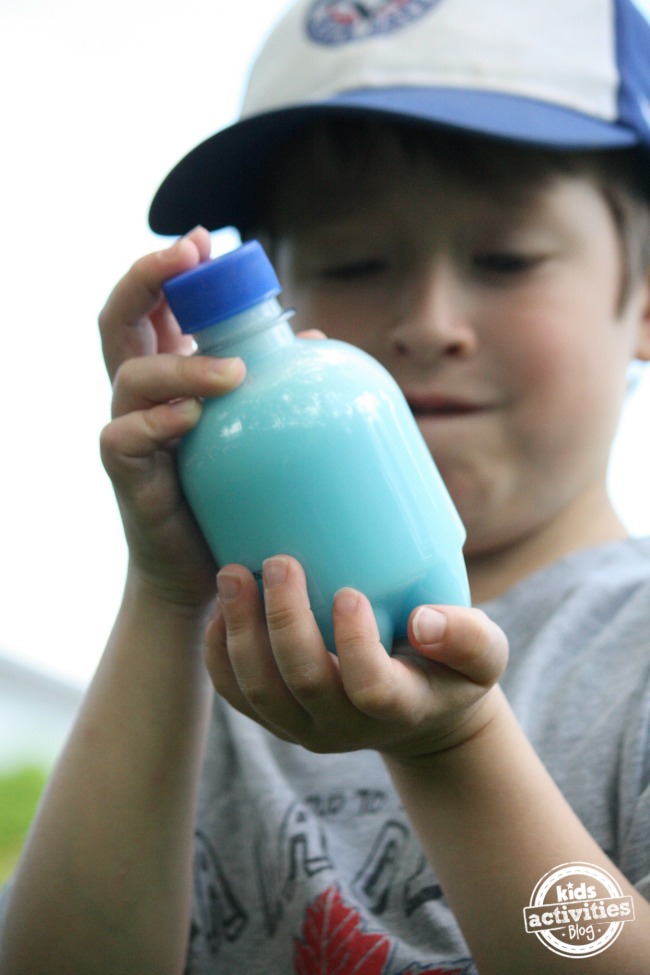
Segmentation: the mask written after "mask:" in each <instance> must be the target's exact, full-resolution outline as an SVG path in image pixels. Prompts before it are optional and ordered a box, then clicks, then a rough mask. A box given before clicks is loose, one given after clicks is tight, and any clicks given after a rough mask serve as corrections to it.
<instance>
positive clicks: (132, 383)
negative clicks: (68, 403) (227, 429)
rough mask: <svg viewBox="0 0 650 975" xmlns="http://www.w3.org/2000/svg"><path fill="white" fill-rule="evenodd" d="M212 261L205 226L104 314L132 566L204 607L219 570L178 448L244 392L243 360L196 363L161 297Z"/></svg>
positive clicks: (142, 271) (106, 445) (116, 478)
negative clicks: (223, 399) (214, 408)
mask: <svg viewBox="0 0 650 975" xmlns="http://www.w3.org/2000/svg"><path fill="white" fill-rule="evenodd" d="M209 255H210V236H209V234H208V232H207V231H206V230H204V229H203V228H197V229H196V230H194V231H192V232H191V233H190V234H188V235H187V236H186V237H184V238H181V240H179V241H177V242H176V243H175V244H174V245H173V246H172V247H171V248H169V249H167V250H165V251H160V252H157V253H154V254H150V255H149V256H147V257H143V258H141V259H140V260H139V261H137V262H136V263H135V264H134V265H133V267H132V268H131V270H130V271H129V272H128V273H127V274H126V275H125V276H124V278H122V280H121V281H120V282H119V283H118V284H117V286H116V287H115V289H114V290H113V292H112V293H111V295H110V297H109V299H108V301H107V303H106V306H105V308H104V309H103V311H102V312H101V314H100V318H99V324H100V331H101V337H102V345H103V350H104V358H105V361H106V366H107V369H108V373H109V376H110V377H111V380H112V381H113V408H112V415H113V420H112V422H111V423H109V424H108V426H107V427H106V428H105V429H104V430H103V431H102V436H101V453H102V460H103V463H104V466H105V468H106V471H107V472H108V474H109V476H110V478H111V480H112V482H113V487H114V489H115V493H116V496H117V501H118V504H119V507H120V512H121V515H122V520H123V522H124V530H125V534H126V538H127V542H128V546H129V566H130V569H131V571H133V570H135V571H136V572H138V573H139V576H140V579H141V580H142V581H144V582H145V583H146V584H147V585H149V586H152V587H153V589H154V590H155V591H157V592H158V593H159V594H160V595H161V596H162V597H163V598H166V599H169V600H171V601H173V602H179V603H186V604H188V605H194V606H196V605H202V604H204V603H205V602H206V601H207V600H209V599H210V598H211V597H212V596H213V595H214V572H215V566H214V562H213V560H212V557H211V555H210V553H209V551H208V548H207V546H206V544H205V542H204V540H203V538H202V536H201V533H200V532H199V529H198V527H197V525H196V522H195V521H194V518H193V517H192V515H191V513H190V511H189V509H188V507H187V505H186V504H185V501H184V498H183V496H182V493H181V489H180V484H179V482H178V477H177V474H176V460H175V445H176V442H177V441H178V438H179V437H181V436H182V435H183V434H185V433H187V432H188V431H189V430H191V429H192V427H194V426H195V424H196V423H197V421H198V419H199V416H200V413H201V406H200V398H202V397H211V396H218V395H221V394H223V393H226V392H229V391H230V390H231V389H233V388H235V387H236V386H237V385H238V384H239V383H240V382H241V380H242V378H243V376H244V373H245V369H244V365H243V363H242V362H241V360H239V359H215V358H212V357H204V356H192V355H191V352H192V342H191V340H190V339H188V337H187V336H184V335H183V334H182V333H181V331H180V328H179V326H178V324H177V322H176V320H175V318H174V316H173V315H172V313H171V310H170V308H169V306H168V304H167V302H166V300H165V298H164V295H163V293H162V284H163V282H164V281H165V280H167V279H168V278H171V277H174V276H175V275H177V274H180V273H182V272H183V271H187V270H189V269H190V268H191V267H193V266H194V265H196V264H198V263H199V262H200V261H203V260H207V258H208V257H209Z"/></svg>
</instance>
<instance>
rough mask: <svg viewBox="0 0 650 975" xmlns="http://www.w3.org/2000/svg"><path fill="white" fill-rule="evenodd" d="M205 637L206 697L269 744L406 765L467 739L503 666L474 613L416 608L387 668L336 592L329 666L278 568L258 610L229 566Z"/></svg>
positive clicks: (272, 562) (302, 600) (295, 568)
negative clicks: (372, 753)
mask: <svg viewBox="0 0 650 975" xmlns="http://www.w3.org/2000/svg"><path fill="white" fill-rule="evenodd" d="M217 581H218V588H219V599H218V603H217V609H216V612H215V615H214V617H213V619H212V620H211V622H210V624H209V627H208V630H207V633H206V648H207V665H208V670H209V671H210V675H211V677H212V681H213V683H214V685H215V688H216V690H217V691H218V693H219V694H221V695H222V697H224V698H225V699H226V700H227V701H228V702H229V703H230V704H231V705H232V706H233V707H235V708H236V709H237V710H238V711H241V712H242V713H243V714H245V715H248V716H249V717H250V718H253V719H254V720H255V721H257V722H258V723H259V724H261V725H262V726H264V727H265V728H267V729H268V730H269V731H271V732H273V733H274V734H275V735H277V736H278V737H279V738H282V739H284V740H286V741H292V742H296V743H298V744H300V745H302V746H303V747H305V748H307V749H309V750H310V751H314V752H320V753H326V752H345V751H353V750H356V749H361V748H372V749H375V750H377V751H380V752H383V753H386V754H391V755H393V756H395V757H396V758H398V759H399V758H403V759H407V760H408V759H410V758H418V757H424V756H427V755H432V754H435V753H438V752H442V751H446V750H447V749H449V748H452V747H454V746H457V745H459V744H462V743H463V742H464V741H467V740H468V739H470V738H472V737H474V736H475V735H476V734H478V733H479V732H480V731H481V730H482V729H483V728H484V727H485V726H486V725H487V724H488V722H489V721H490V720H491V718H492V716H493V715H494V713H495V710H496V709H498V707H499V702H500V701H501V700H502V699H501V697H500V695H499V694H498V693H496V691H494V692H492V689H494V688H495V684H496V681H497V680H498V679H499V677H500V675H501V674H502V672H503V670H504V668H505V665H506V661H507V656H508V646H507V640H506V637H505V635H504V634H503V632H502V630H501V629H500V628H499V627H498V626H497V625H496V624H495V623H493V622H492V621H491V620H490V619H489V618H488V617H487V616H486V615H485V614H484V613H483V612H481V611H480V610H476V609H466V608H464V607H459V606H443V607H435V609H436V610H437V611H438V615H436V614H435V612H434V613H433V614H430V613H429V610H431V609H434V607H419V608H418V609H416V610H414V611H413V613H412V614H411V618H410V620H409V643H410V646H409V645H408V644H407V643H406V641H404V643H403V644H400V645H398V646H397V647H395V648H394V651H393V655H392V656H389V655H388V654H387V653H386V651H385V649H384V648H383V647H382V645H381V644H380V642H379V635H378V630H377V626H376V623H375V619H374V616H373V612H372V609H371V606H370V603H369V602H368V600H367V599H366V598H365V596H363V595H362V594H361V593H358V592H356V591H355V590H352V589H343V590H341V591H340V592H339V593H337V595H336V598H335V600H334V610H333V612H334V631H335V639H336V647H337V654H338V655H337V656H334V655H333V654H331V653H329V652H328V651H327V649H326V647H325V644H324V642H323V640H322V637H321V635H320V632H319V630H318V627H317V625H316V622H315V619H314V617H313V615H312V613H311V611H310V609H309V600H308V596H307V590H306V586H305V576H304V573H303V570H302V568H301V566H300V564H299V563H298V562H297V561H296V560H295V559H292V558H290V557H289V556H284V555H282V556H275V557H273V558H272V559H269V560H267V562H266V563H265V565H264V588H265V606H266V612H265V609H264V606H263V604H262V600H261V598H260V595H259V590H258V586H257V583H256V581H255V579H254V578H253V576H252V574H251V573H250V572H249V571H248V570H247V569H245V568H244V567H243V566H240V565H229V566H226V567H225V568H223V569H222V570H221V572H220V573H219V575H218V577H217Z"/></svg>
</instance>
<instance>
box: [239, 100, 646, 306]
mask: <svg viewBox="0 0 650 975" xmlns="http://www.w3.org/2000/svg"><path fill="white" fill-rule="evenodd" d="M378 153H381V154H382V156H383V157H384V158H386V157H387V156H388V161H389V162H390V158H391V155H392V156H394V157H395V160H396V162H397V161H398V159H399V160H400V161H402V162H403V161H404V159H406V160H407V161H410V162H411V163H414V164H416V163H417V161H418V159H421V158H422V155H423V154H434V155H435V158H436V160H438V161H439V162H440V163H441V164H442V165H443V166H445V167H448V168H449V169H450V171H452V172H454V173H456V174H459V175H461V176H462V177H463V178H465V179H467V180H468V181H469V182H471V183H475V184H477V185H481V186H485V187H486V189H488V190H489V192H490V193H492V194H493V195H494V196H496V197H497V199H498V198H499V197H500V196H502V197H503V198H504V199H508V200H516V198H517V195H522V197H528V196H529V194H530V192H531V191H533V192H534V191H535V190H539V191H543V190H544V188H545V187H547V186H548V185H549V184H550V183H551V182H552V181H553V180H554V179H557V178H558V177H561V176H573V177H576V178H579V177H584V178H587V179H591V180H592V181H593V183H594V185H595V186H596V187H597V188H598V190H599V191H600V193H601V194H602V196H603V198H604V200H605V202H606V203H607V205H608V207H609V209H610V212H611V214H612V217H613V220H614V223H615V225H616V227H617V230H618V234H619V238H620V241H621V248H622V256H623V270H624V274H623V280H622V282H621V292H620V296H619V306H623V305H624V304H625V301H626V300H627V298H628V297H629V295H630V293H631V290H632V289H633V287H634V286H635V284H637V283H638V282H639V281H640V280H642V278H643V277H644V276H645V275H646V274H647V273H648V272H649V271H650V178H649V177H648V167H647V160H646V159H645V157H644V156H643V155H642V153H641V152H640V151H639V150H638V149H635V148H632V149H616V150H593V151H590V150H554V149H548V148H542V147H539V146H536V145H532V144H531V145H527V144H523V143H515V142H507V141H505V140H497V139H492V138H487V137H482V136H476V135H473V134H468V133H464V132H461V131H457V130H452V129H443V128H440V127H433V126H431V127H428V126H424V125H422V124H411V123H408V122H403V121H400V122H397V123H395V122H390V121H386V120H384V119H383V118H381V119H380V118H377V117H367V118H366V117H362V118H353V117H351V116H347V117H336V118H328V119H319V120H316V121H314V122H312V123H311V124H309V125H305V126H303V127H302V128H301V129H299V130H296V132H295V133H294V134H293V137H292V138H291V139H290V140H289V141H288V142H285V143H284V144H283V145H282V146H281V147H280V148H279V149H278V151H277V153H276V154H275V156H274V157H272V158H271V160H270V165H269V179H268V181H267V195H266V199H265V201H264V202H263V208H262V217H261V221H260V224H259V225H258V227H257V228H256V234H257V235H259V236H263V237H265V238H267V239H269V238H270V240H271V241H272V240H273V237H274V236H275V234H276V233H277V227H278V219H279V214H278V212H277V207H275V206H274V195H275V194H274V189H275V188H276V187H277V185H278V181H279V180H281V181H283V182H284V181H286V180H289V181H291V180H298V181H299V182H300V184H301V185H303V186H305V185H307V187H308V188H309V185H310V184H311V188H312V190H313V191H312V192H311V193H310V197H311V198H313V200H314V201H318V200H323V201H327V199H328V186H333V185H334V184H335V185H336V188H337V192H338V193H340V190H341V186H340V182H341V172H342V171H343V172H345V174H346V184H347V185H349V186H350V192H351V194H352V193H354V192H355V191H356V187H357V186H358V184H359V181H360V180H363V182H364V185H368V182H370V183H371V182H372V178H373V175H372V174H373V169H374V167H373V162H375V161H376V159H377V154H378ZM333 161H334V165H333V164H332V163H333ZM384 171H385V170H384ZM285 185H286V182H285ZM306 219H310V220H313V219H316V220H317V219H318V205H317V203H316V210H315V211H314V212H310V213H309V215H307V216H306ZM250 235H251V234H248V236H250Z"/></svg>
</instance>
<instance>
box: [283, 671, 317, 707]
mask: <svg viewBox="0 0 650 975" xmlns="http://www.w3.org/2000/svg"><path fill="white" fill-rule="evenodd" d="M283 677H284V680H285V683H286V684H287V687H289V688H290V689H291V691H292V692H293V693H294V694H295V695H296V696H297V697H299V698H300V700H301V701H303V702H309V701H312V700H316V699H317V698H319V697H320V694H321V693H322V681H321V674H320V671H319V670H318V669H317V668H316V667H314V666H312V665H310V664H309V663H305V664H301V665H298V666H294V667H292V668H291V670H288V671H287V670H285V671H284V673H283Z"/></svg>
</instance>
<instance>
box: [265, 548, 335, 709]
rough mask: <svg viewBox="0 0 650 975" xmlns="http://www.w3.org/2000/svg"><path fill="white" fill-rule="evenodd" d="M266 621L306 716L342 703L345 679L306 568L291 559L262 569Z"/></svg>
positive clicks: (271, 562)
mask: <svg viewBox="0 0 650 975" xmlns="http://www.w3.org/2000/svg"><path fill="white" fill-rule="evenodd" d="M262 574H263V579H264V601H265V607H266V623H267V627H268V632H269V639H270V641H271V647H272V648H273V654H274V656H275V660H276V663H277V666H278V669H279V672H280V673H281V675H282V678H283V680H284V682H285V684H286V685H287V687H288V688H289V690H290V691H291V693H292V695H293V696H294V698H295V699H296V701H298V702H299V703H300V704H301V705H302V706H303V707H304V708H305V710H306V711H307V712H310V713H311V712H312V711H314V713H316V712H320V713H322V712H323V711H324V710H326V709H327V708H328V707H329V706H330V705H331V704H333V703H334V701H338V700H340V691H341V677H340V672H339V667H338V662H337V661H336V658H335V657H334V656H333V655H332V654H330V653H329V651H328V650H327V648H326V646H325V643H324V641H323V638H322V636H321V633H320V630H319V628H318V624H317V623H316V620H315V618H314V614H313V613H312V611H311V607H310V604H309V596H308V594H307V585H306V581H305V574H304V571H303V569H302V566H301V565H300V563H299V562H297V561H296V559H294V558H291V557H290V556H288V555H277V556H273V558H270V559H267V560H266V561H265V562H264V565H263V567H262Z"/></svg>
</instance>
